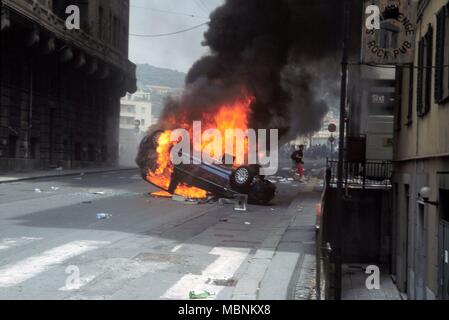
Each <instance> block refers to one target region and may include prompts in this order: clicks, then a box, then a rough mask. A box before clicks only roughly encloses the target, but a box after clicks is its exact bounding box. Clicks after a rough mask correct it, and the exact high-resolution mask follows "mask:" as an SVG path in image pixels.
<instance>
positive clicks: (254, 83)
mask: <svg viewBox="0 0 449 320" xmlns="http://www.w3.org/2000/svg"><path fill="white" fill-rule="evenodd" d="M342 2H343V1H342V0H321V1H320V0H227V1H226V2H225V4H224V5H223V6H221V7H219V8H218V9H216V10H215V11H214V12H213V13H212V14H211V17H210V18H211V21H210V27H209V30H208V31H207V32H206V33H205V35H204V38H205V40H204V45H206V46H208V47H209V48H210V54H209V55H208V56H205V57H203V58H202V59H200V60H199V61H197V62H196V63H195V64H194V65H193V66H192V68H191V70H190V71H189V73H188V76H187V79H186V92H185V94H184V96H183V97H182V98H181V99H180V100H170V101H168V103H167V106H166V109H165V111H164V115H165V116H169V115H173V114H179V113H180V111H181V110H183V111H186V110H187V112H186V114H188V116H189V117H190V118H191V120H197V119H200V115H201V113H202V112H204V111H205V110H207V109H208V108H214V107H216V106H218V105H219V104H220V103H222V102H226V101H229V100H230V99H234V98H236V97H238V96H239V95H241V94H242V91H248V92H250V94H252V95H253V96H254V97H255V98H256V99H255V101H254V103H253V105H252V110H253V113H252V116H251V122H252V123H251V126H252V127H253V128H267V129H269V128H276V129H280V133H281V135H283V136H284V137H295V136H298V135H302V134H308V133H312V132H314V131H317V130H319V129H320V125H321V120H322V118H323V116H324V115H325V114H326V112H327V110H328V108H329V105H330V104H337V103H338V99H337V97H338V86H337V85H336V84H337V83H338V79H339V63H338V62H337V61H338V60H339V58H340V54H339V52H340V47H341V39H342V36H341V31H342V23H341V17H342V13H343V5H342Z"/></svg>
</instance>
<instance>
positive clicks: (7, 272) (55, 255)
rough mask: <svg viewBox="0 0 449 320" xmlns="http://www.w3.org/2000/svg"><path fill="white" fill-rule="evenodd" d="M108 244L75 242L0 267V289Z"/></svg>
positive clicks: (102, 242)
mask: <svg viewBox="0 0 449 320" xmlns="http://www.w3.org/2000/svg"><path fill="white" fill-rule="evenodd" d="M108 243H109V242H104V241H73V242H69V243H67V244H64V245H62V246H59V247H56V248H53V249H50V250H48V251H45V252H43V253H42V254H40V255H37V256H33V257H29V258H26V259H24V260H21V261H19V262H16V263H13V264H10V265H6V266H4V267H0V287H4V288H6V287H12V286H15V285H17V284H19V283H22V282H24V281H26V280H28V279H30V278H33V277H35V276H36V275H38V274H40V273H42V272H45V271H47V270H49V269H50V268H51V267H53V266H55V265H58V264H61V263H63V262H64V261H66V260H68V259H70V258H73V257H75V256H77V255H80V254H82V253H85V252H87V251H91V250H94V249H97V248H98V247H100V246H103V245H106V244H108Z"/></svg>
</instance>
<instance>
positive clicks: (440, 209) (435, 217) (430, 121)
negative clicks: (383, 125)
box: [392, 0, 449, 300]
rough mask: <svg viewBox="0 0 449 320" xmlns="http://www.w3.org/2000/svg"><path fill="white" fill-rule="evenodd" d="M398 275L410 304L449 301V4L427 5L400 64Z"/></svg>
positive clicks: (441, 0)
mask: <svg viewBox="0 0 449 320" xmlns="http://www.w3.org/2000/svg"><path fill="white" fill-rule="evenodd" d="M397 81H398V88H399V90H400V100H399V101H398V104H397V106H396V117H395V138H394V150H395V151H394V172H395V174H394V211H395V219H394V230H393V233H394V246H393V250H394V254H393V270H392V272H393V275H394V276H395V279H396V283H397V286H398V287H399V289H400V290H401V291H402V292H404V293H405V294H406V295H407V297H408V298H409V299H446V300H447V299H449V4H448V1H447V0H421V1H419V5H418V13H417V32H416V48H415V57H414V62H413V64H411V65H404V66H401V67H398V79H397Z"/></svg>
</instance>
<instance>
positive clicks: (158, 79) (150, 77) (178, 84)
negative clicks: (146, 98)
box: [137, 64, 186, 88]
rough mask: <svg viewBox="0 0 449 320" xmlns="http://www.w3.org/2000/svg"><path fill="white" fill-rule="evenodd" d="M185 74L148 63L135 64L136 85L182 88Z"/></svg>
mask: <svg viewBox="0 0 449 320" xmlns="http://www.w3.org/2000/svg"><path fill="white" fill-rule="evenodd" d="M185 78H186V74H185V73H182V72H179V71H174V70H170V69H164V68H158V67H154V66H151V65H149V64H138V65H137V85H138V87H141V86H161V87H171V88H184V81H185Z"/></svg>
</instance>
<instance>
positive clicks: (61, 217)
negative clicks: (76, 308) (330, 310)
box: [0, 170, 320, 299]
mask: <svg viewBox="0 0 449 320" xmlns="http://www.w3.org/2000/svg"><path fill="white" fill-rule="evenodd" d="M282 173H283V175H284V176H285V177H288V175H289V173H288V172H287V171H283V172H282ZM274 179H276V178H274ZM277 179H278V181H277V186H278V194H277V196H276V198H275V200H274V203H273V204H272V205H270V206H266V207H260V206H251V205H250V206H249V208H248V211H247V212H237V211H234V210H233V205H232V204H225V205H223V204H220V203H218V202H215V203H210V204H200V205H192V204H186V203H181V202H176V201H173V200H172V199H162V198H154V197H152V196H151V195H149V194H148V193H149V192H153V191H157V190H156V188H154V187H152V186H151V185H149V184H147V183H146V182H144V181H143V180H142V179H141V177H140V176H139V175H138V172H137V170H135V171H134V170H123V171H117V172H110V173H103V174H90V175H80V176H71V177H59V178H51V179H43V180H32V181H22V182H13V183H6V184H0V235H1V236H0V299H188V298H189V292H190V291H197V292H203V291H207V292H209V293H211V296H210V297H209V298H210V299H310V298H312V297H313V295H314V292H313V287H314V284H313V283H311V282H313V281H310V279H313V276H314V275H313V273H314V252H315V251H314V250H315V242H314V241H315V238H314V237H315V236H314V224H315V204H316V203H317V202H318V201H319V197H320V193H319V192H316V191H318V190H317V188H316V187H317V185H318V183H317V181H314V180H311V181H309V183H308V184H302V183H298V182H296V181H289V180H287V179H285V178H281V177H277ZM314 191H315V192H314ZM98 213H106V214H108V215H109V216H106V219H100V220H99V219H97V214H98Z"/></svg>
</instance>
